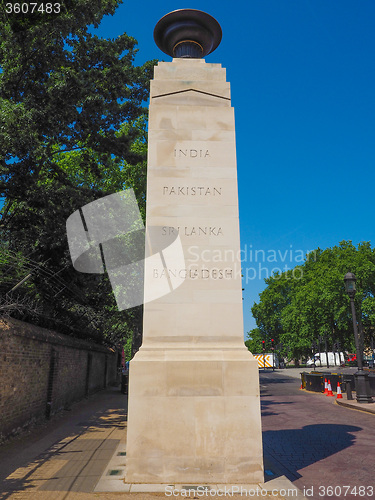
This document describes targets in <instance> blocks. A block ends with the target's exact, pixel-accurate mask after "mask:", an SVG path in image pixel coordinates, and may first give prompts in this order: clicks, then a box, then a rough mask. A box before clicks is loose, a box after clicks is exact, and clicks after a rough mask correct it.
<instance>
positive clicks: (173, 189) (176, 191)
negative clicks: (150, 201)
mask: <svg viewBox="0 0 375 500" xmlns="http://www.w3.org/2000/svg"><path fill="white" fill-rule="evenodd" d="M221 189H222V188H221V187H220V188H217V187H206V186H164V187H163V194H164V195H168V196H171V195H175V196H221Z"/></svg>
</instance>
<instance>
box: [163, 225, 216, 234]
mask: <svg viewBox="0 0 375 500" xmlns="http://www.w3.org/2000/svg"><path fill="white" fill-rule="evenodd" d="M161 234H162V236H170V235H173V234H175V235H177V234H182V235H183V236H220V235H222V234H223V230H222V228H221V227H212V226H204V227H200V226H198V227H195V226H176V227H172V226H163V227H162V230H161Z"/></svg>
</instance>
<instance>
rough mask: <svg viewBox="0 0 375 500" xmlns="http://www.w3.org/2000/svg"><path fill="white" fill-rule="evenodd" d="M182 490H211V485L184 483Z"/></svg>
mask: <svg viewBox="0 0 375 500" xmlns="http://www.w3.org/2000/svg"><path fill="white" fill-rule="evenodd" d="M181 489H182V490H196V491H210V489H211V486H196V485H195V484H184V485H183V486H181Z"/></svg>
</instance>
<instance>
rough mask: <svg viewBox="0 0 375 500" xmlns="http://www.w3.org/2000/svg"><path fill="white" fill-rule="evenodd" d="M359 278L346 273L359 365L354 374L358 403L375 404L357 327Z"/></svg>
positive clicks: (345, 281) (345, 279)
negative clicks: (356, 303)
mask: <svg viewBox="0 0 375 500" xmlns="http://www.w3.org/2000/svg"><path fill="white" fill-rule="evenodd" d="M356 281H357V278H356V277H355V275H354V274H353V273H346V274H345V277H344V283H345V288H346V292H347V294H348V295H349V298H350V305H351V309H352V318H353V330H354V339H355V347H356V353H357V364H358V371H357V372H356V373H355V374H354V378H355V386H356V393H357V401H358V403H373V400H372V397H371V393H370V383H369V379H368V373H366V372H365V371H364V370H363V360H362V353H361V349H360V341H359V336H358V327H357V315H356V312H355V305H354V297H355V294H356V291H357V290H356V288H355V283H356Z"/></svg>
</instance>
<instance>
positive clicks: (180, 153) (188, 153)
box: [174, 148, 211, 158]
mask: <svg viewBox="0 0 375 500" xmlns="http://www.w3.org/2000/svg"><path fill="white" fill-rule="evenodd" d="M174 157H175V158H209V157H211V155H210V152H209V151H208V149H179V148H176V149H175V150H174Z"/></svg>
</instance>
